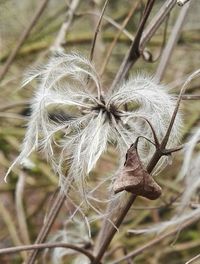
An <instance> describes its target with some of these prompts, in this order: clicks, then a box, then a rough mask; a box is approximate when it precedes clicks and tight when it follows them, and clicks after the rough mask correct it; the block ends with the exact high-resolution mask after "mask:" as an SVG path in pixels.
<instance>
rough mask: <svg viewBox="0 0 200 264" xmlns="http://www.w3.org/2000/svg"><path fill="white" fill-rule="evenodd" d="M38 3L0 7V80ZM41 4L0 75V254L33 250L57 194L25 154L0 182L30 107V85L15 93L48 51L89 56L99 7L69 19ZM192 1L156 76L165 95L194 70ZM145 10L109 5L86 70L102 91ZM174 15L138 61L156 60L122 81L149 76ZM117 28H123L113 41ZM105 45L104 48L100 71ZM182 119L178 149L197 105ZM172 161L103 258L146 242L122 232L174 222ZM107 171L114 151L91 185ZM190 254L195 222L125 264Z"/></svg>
mask: <svg viewBox="0 0 200 264" xmlns="http://www.w3.org/2000/svg"><path fill="white" fill-rule="evenodd" d="M42 2H44V1H41V0H35V1H31V0H0V72H1V71H3V69H5V65H6V63H7V62H8V61H7V60H8V58H9V56H10V54H11V53H12V52H13V50H15V48H16V46H17V45H19V43H20V38H21V36H22V34H23V32H24V31H25V30H27V27H28V26H29V25H30V22H31V20H32V19H33V17H34V15H35V12H37V10H38V8H39V7H40V6H41V4H42ZM46 2H47V4H45V6H44V10H43V12H42V13H41V15H40V16H38V17H37V18H36V21H35V23H34V26H33V28H32V30H30V33H29V34H28V35H27V37H25V38H24V40H23V41H22V43H21V44H22V45H21V47H20V49H18V50H17V52H16V54H15V55H16V56H14V57H13V59H12V61H11V62H10V64H9V67H8V69H7V71H6V73H5V74H4V75H3V76H2V72H1V75H0V76H1V81H0V248H6V247H10V246H17V245H24V244H30V243H33V242H34V240H35V238H36V236H37V234H38V232H39V230H40V228H41V226H42V223H43V219H44V217H45V215H46V213H47V211H48V210H49V208H50V206H51V202H52V200H51V199H52V195H53V194H54V192H55V190H56V188H57V186H58V179H57V176H56V175H54V174H53V172H52V171H51V168H50V166H49V165H48V163H47V162H46V160H45V159H43V157H42V155H40V154H38V153H36V154H35V155H33V156H32V158H31V160H27V164H26V165H25V167H24V168H19V167H17V168H14V169H13V172H12V173H11V174H10V176H9V179H8V183H5V182H4V180H3V178H4V176H5V174H6V171H7V169H8V167H9V166H10V165H11V163H12V161H13V160H14V159H15V158H16V157H17V155H18V154H19V152H20V145H21V143H22V141H23V137H24V134H25V129H26V123H27V120H28V116H29V114H30V109H29V102H30V100H31V98H32V95H33V94H34V91H35V88H36V85H37V83H36V82H35V83H34V82H33V83H32V84H31V85H28V86H27V87H25V88H21V83H22V80H23V76H24V73H25V72H26V71H27V70H28V68H29V67H36V66H38V65H41V64H42V63H45V62H46V61H47V59H48V57H49V56H51V54H52V52H53V51H55V50H56V49H59V50H62V49H63V50H64V51H65V52H71V51H78V52H80V53H83V54H84V55H85V56H88V57H89V54H90V50H91V43H92V40H93V37H94V32H95V29H96V25H97V22H98V18H99V15H100V13H101V10H102V6H103V4H104V1H102V0H96V1H92V0H86V1H76V3H75V6H74V9H73V8H71V10H72V12H71V13H70V11H69V6H71V4H72V2H75V1H64V0H60V1H56V0H49V1H46ZM191 2H192V3H191V6H190V8H189V11H188V14H187V17H186V20H185V23H184V26H183V27H182V29H181V32H180V36H179V39H178V43H177V45H176V46H175V48H174V50H173V53H172V55H171V58H170V61H169V63H168V65H167V68H166V71H165V73H164V76H163V78H162V82H164V83H166V84H168V85H169V87H170V89H171V91H172V92H173V93H178V92H179V91H180V87H181V85H182V84H183V82H184V80H185V79H186V77H187V76H188V74H190V73H192V72H193V71H195V70H197V69H199V68H200V15H199V14H200V5H199V3H198V1H191ZM136 3H137V5H136ZM144 4H145V1H138V0H135V1H131V0H124V1H120V0H115V1H114V0H110V1H109V4H108V6H107V8H106V12H105V17H104V18H103V21H102V26H101V28H100V32H99V34H98V37H97V42H96V46H95V50H94V63H95V65H96V67H97V69H98V71H99V73H100V74H101V76H102V79H103V83H104V87H105V90H106V89H108V88H109V86H110V84H111V82H112V80H113V78H114V76H115V74H116V73H117V70H118V68H119V66H120V64H121V62H122V60H123V57H124V55H125V53H126V51H127V50H128V48H129V46H130V43H131V38H133V36H134V34H135V32H136V30H137V25H138V23H139V19H140V16H141V12H142V10H143V8H144ZM162 4H163V1H156V5H155V8H153V12H152V14H151V17H153V16H154V15H155V14H156V13H157V12H158V10H159V9H160V7H161V5H162ZM180 9H181V8H180V7H178V6H176V7H174V9H173V11H172V12H171V14H170V16H169V17H168V18H167V19H166V21H165V22H164V23H163V24H162V26H161V27H160V28H159V30H158V31H157V32H156V34H155V35H154V36H153V38H152V40H151V41H150V43H148V45H147V47H146V55H147V56H152V58H153V60H154V59H155V61H154V62H148V61H145V60H144V58H140V59H139V60H138V62H137V63H136V64H135V65H134V67H133V68H132V70H131V74H136V73H137V72H148V73H149V74H150V75H154V74H155V72H156V70H157V67H158V65H159V61H160V58H161V56H160V55H161V54H162V51H163V46H164V44H165V43H166V42H167V39H168V38H169V36H170V33H171V32H172V29H173V26H174V24H175V22H176V20H177V17H178V14H179V13H180ZM131 12H132V13H131ZM151 17H150V18H151ZM64 22H66V24H67V25H68V28H67V30H65V34H64V40H62V42H61V43H59V45H58V43H57V40H58V33H59V32H60V29H61V27H62V25H63V23H64ZM122 24H124V26H125V24H126V26H125V29H124V30H122V32H121V33H119V28H120V27H121V25H122ZM115 38H116V39H115ZM114 39H115V42H116V43H115V45H114V44H113V40H114ZM111 44H112V45H113V48H112V49H111V53H110V56H109V59H108V61H107V63H106V64H105V58H106V56H107V52H108V51H109V49H110V45H111ZM199 91H200V85H199V80H196V81H193V82H192V83H191V85H190V87H189V89H188V94H198V92H199ZM181 111H182V115H183V119H184V126H183V131H182V141H183V142H185V141H187V139H188V138H189V136H190V134H191V131H192V129H193V128H194V127H197V126H198V125H199V124H200V104H199V101H198V100H197V101H191V100H189V101H184V102H183V103H182V110H181ZM181 161H182V155H181V154H178V153H177V154H174V161H173V163H172V165H171V166H168V167H167V169H166V170H165V171H164V172H162V175H158V176H157V178H156V179H157V181H158V182H159V183H160V185H161V186H162V188H163V195H162V197H161V199H159V200H156V201H151V202H150V201H148V200H145V199H143V198H138V199H137V201H136V203H135V204H134V207H133V208H132V209H131V212H130V213H129V214H128V216H127V218H126V221H125V223H124V225H123V227H122V228H121V230H120V232H119V233H118V234H117V236H116V238H115V239H114V241H113V242H112V245H111V248H112V249H115V248H118V250H116V251H113V253H112V254H111V258H112V259H115V258H119V257H122V256H123V255H124V254H125V253H126V252H129V251H131V250H133V249H135V248H137V247H139V246H142V245H143V244H144V243H146V242H147V241H150V240H151V239H153V238H154V235H130V234H127V230H128V229H133V228H141V227H144V226H146V225H147V226H149V225H150V224H151V223H158V222H160V221H164V220H168V219H170V217H171V216H172V215H173V212H174V208H175V206H176V203H178V197H179V196H180V194H181V192H182V191H183V190H184V186H185V183H184V182H177V181H175V179H176V177H177V173H178V171H179V169H180V166H181ZM116 164H117V160H116V155H115V152H114V151H113V150H112V149H110V150H109V151H108V153H106V154H105V155H104V157H103V158H102V160H101V162H100V163H99V164H98V166H97V169H96V171H95V173H94V177H93V179H94V181H95V179H96V178H98V177H102V175H105V174H108V173H111V172H112V170H113V169H114V168H115V167H116ZM102 199H103V192H102ZM193 199H194V202H195V203H199V197H198V195H196V196H195V197H193ZM66 219H67V207H64V208H63V209H62V210H61V212H60V214H59V215H58V217H57V220H56V222H55V224H54V226H53V228H52V231H51V234H50V238H51V236H53V235H54V234H55V233H56V232H57V231H58V230H60V229H62V227H63V223H64V221H65V220H66ZM99 228H100V222H98V221H95V222H94V223H93V224H92V237H93V238H95V236H96V234H97V232H98V230H99ZM199 252H200V223H199V222H196V223H194V224H193V225H192V226H189V227H188V228H186V229H185V230H184V231H182V232H181V233H180V234H178V235H174V236H172V237H168V238H166V239H164V240H163V241H161V242H160V243H159V244H158V245H155V246H154V247H153V248H151V249H150V250H146V251H145V252H144V253H142V254H140V255H138V256H137V257H136V258H135V261H134V263H136V264H156V263H162V264H163V263H164V264H165V263H170V264H181V263H185V261H186V260H188V259H190V258H191V257H192V256H194V255H196V254H198V253H199ZM48 254H49V256H48ZM26 255H27V253H26V252H21V253H18V254H12V255H11V254H9V255H0V263H13V264H14V263H16V264H17V263H23V260H24V259H25V258H26ZM72 259H73V255H72V256H70V257H69V256H67V257H64V258H63V259H62V261H63V262H62V261H61V260H60V261H61V262H60V263H72ZM40 261H41V262H39V263H55V262H53V260H52V259H51V253H49V252H47V256H45V260H44V257H42V254H41V259H40ZM123 263H129V262H123ZM130 263H132V262H130ZM196 263H200V262H196Z"/></svg>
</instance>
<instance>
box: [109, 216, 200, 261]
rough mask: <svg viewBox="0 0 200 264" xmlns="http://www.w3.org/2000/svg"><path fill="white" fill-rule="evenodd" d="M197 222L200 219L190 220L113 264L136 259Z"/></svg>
mask: <svg viewBox="0 0 200 264" xmlns="http://www.w3.org/2000/svg"><path fill="white" fill-rule="evenodd" d="M197 220H199V217H196V218H192V219H190V220H188V221H187V222H185V223H183V224H182V225H181V226H178V227H176V228H175V229H173V230H171V231H169V232H168V233H166V234H163V235H161V236H159V237H156V238H155V239H153V240H151V241H150V242H148V243H147V244H145V245H144V246H142V247H139V248H138V249H136V250H134V251H132V252H130V253H129V254H128V255H126V256H125V257H123V258H121V259H118V260H116V261H114V262H112V264H118V263H120V262H122V261H124V260H127V259H130V258H134V257H136V256H138V255H139V254H141V253H143V252H144V251H145V250H147V249H150V248H152V247H153V246H155V245H156V244H158V243H159V242H160V241H162V240H163V239H165V238H167V237H170V236H172V235H174V234H176V233H177V232H180V231H181V230H183V229H185V228H186V227H188V226H190V225H192V224H194V223H195V222H196V221H197Z"/></svg>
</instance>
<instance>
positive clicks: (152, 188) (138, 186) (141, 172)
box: [113, 144, 162, 200]
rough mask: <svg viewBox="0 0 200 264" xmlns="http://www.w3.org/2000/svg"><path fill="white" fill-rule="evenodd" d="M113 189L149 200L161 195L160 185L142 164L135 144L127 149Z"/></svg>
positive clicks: (116, 191)
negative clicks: (124, 160)
mask: <svg viewBox="0 0 200 264" xmlns="http://www.w3.org/2000/svg"><path fill="white" fill-rule="evenodd" d="M113 189H114V192H115V193H118V192H121V191H124V190H125V191H127V192H131V193H133V194H135V195H139V196H143V197H145V198H148V199H150V200H155V199H157V198H158V197H159V196H160V195H161V190H162V189H161V187H160V186H159V185H158V184H157V183H156V182H155V180H154V179H153V178H152V176H151V175H150V174H149V173H148V172H147V171H146V170H145V169H144V168H143V166H142V163H141V161H140V158H139V155H138V152H137V148H136V144H133V145H131V147H130V148H129V149H128V151H127V154H126V162H125V164H124V168H123V169H122V171H121V172H120V174H119V175H118V176H117V179H116V181H115V183H114V186H113Z"/></svg>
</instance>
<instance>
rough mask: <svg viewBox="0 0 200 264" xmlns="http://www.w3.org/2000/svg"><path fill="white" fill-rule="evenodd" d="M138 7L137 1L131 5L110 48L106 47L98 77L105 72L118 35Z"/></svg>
mask: <svg viewBox="0 0 200 264" xmlns="http://www.w3.org/2000/svg"><path fill="white" fill-rule="evenodd" d="M138 5H139V1H138V2H134V3H133V6H132V8H131V9H130V11H129V13H128V15H127V16H126V17H125V19H124V21H123V23H122V25H121V27H120V29H119V30H118V32H117V34H116V35H115V37H114V39H113V41H112V43H111V44H110V46H109V47H108V51H107V53H106V55H105V59H104V61H103V65H102V66H101V70H100V76H102V75H103V73H104V70H105V68H106V65H107V64H108V61H109V58H110V56H111V53H112V51H113V49H114V47H115V45H116V43H117V40H118V38H119V37H120V35H121V33H122V32H123V30H124V29H125V27H126V25H127V24H128V22H129V20H130V18H131V17H132V15H133V13H134V12H135V10H136V9H137V7H138Z"/></svg>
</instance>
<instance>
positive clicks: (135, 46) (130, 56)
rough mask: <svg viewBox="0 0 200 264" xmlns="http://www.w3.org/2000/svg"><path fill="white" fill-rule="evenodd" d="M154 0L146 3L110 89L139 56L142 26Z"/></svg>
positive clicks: (123, 76)
mask: <svg viewBox="0 0 200 264" xmlns="http://www.w3.org/2000/svg"><path fill="white" fill-rule="evenodd" d="M154 3H155V0H149V1H148V2H147V4H146V7H145V11H144V14H143V16H142V19H141V22H140V24H139V27H138V30H137V32H136V35H135V38H134V41H133V42H132V44H131V46H130V48H129V50H128V52H127V54H126V56H125V58H124V60H123V62H122V64H121V66H120V68H119V71H118V72H117V75H116V77H115V79H114V81H113V83H112V86H111V90H112V89H113V88H114V87H115V86H116V85H117V84H118V83H119V81H121V80H122V79H123V78H125V77H126V75H127V73H128V72H129V70H130V68H131V67H132V65H133V64H134V62H135V61H137V59H138V58H139V57H140V55H141V51H140V41H141V37H142V33H143V31H144V26H145V24H146V22H147V19H148V17H149V15H150V13H151V10H152V8H153V5H154Z"/></svg>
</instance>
